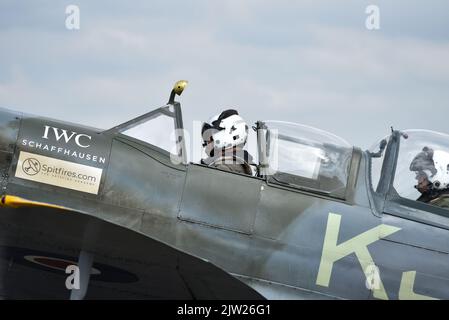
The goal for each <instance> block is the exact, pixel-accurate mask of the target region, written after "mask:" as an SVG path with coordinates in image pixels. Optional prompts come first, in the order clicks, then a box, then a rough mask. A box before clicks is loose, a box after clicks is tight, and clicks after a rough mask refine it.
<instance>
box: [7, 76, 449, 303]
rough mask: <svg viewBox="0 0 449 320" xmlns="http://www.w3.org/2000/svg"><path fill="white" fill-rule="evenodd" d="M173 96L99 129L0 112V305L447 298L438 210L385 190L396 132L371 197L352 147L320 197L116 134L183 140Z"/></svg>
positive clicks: (446, 220) (444, 233) (366, 163)
mask: <svg viewBox="0 0 449 320" xmlns="http://www.w3.org/2000/svg"><path fill="white" fill-rule="evenodd" d="M181 84H182V86H181ZM185 85H186V82H182V83H180V84H179V85H178V86H175V89H174V90H173V91H172V94H171V95H170V99H169V102H168V104H167V105H164V106H162V107H160V108H158V109H155V110H154V111H151V112H149V113H148V114H145V115H142V116H140V117H138V118H136V119H132V120H130V121H127V122H125V123H124V124H122V125H119V126H117V127H115V128H112V129H110V130H106V131H102V130H98V129H95V128H88V127H85V126H81V125H75V124H71V123H67V122H64V121H57V120H52V119H47V118H41V117H38V116H31V115H24V114H20V113H16V112H13V111H10V110H6V109H1V110H0V170H1V174H2V175H1V176H2V180H1V181H2V182H1V186H2V208H0V210H1V214H0V264H1V267H0V297H1V298H10V299H22V298H24V299H29V298H38V299H47V298H48V299H50V298H57V299H69V298H72V299H81V298H85V299H96V298H110V299H116V298H117V299H128V298H129V299H136V298H139V299H156V298H165V299H193V298H195V299H220V298H224V299H263V298H266V299H449V268H448V266H449V214H448V213H447V212H446V211H445V209H441V208H436V207H433V206H431V205H423V204H414V203H412V202H407V203H405V202H403V201H402V202H401V201H399V200H397V199H396V198H395V197H393V196H392V195H391V190H392V185H393V177H394V172H395V169H396V165H395V164H396V161H397V153H398V148H399V143H400V139H401V137H400V132H398V131H394V132H393V133H392V135H391V137H390V138H389V140H388V143H387V147H386V150H385V154H384V157H383V165H382V172H381V178H380V181H379V187H378V188H377V190H374V189H373V187H372V181H371V171H372V167H371V164H372V161H373V160H372V159H373V158H372V154H371V153H369V152H364V151H362V150H360V149H359V148H355V147H354V148H348V149H345V150H347V151H345V152H346V153H345V155H347V156H345V159H347V162H345V163H347V167H345V168H341V170H340V172H342V173H344V174H345V175H346V176H345V177H346V178H347V181H343V183H342V182H341V179H340V180H338V181H337V182H338V184H336V185H338V192H336V193H335V194H333V193H332V192H327V193H326V192H323V190H320V189H317V188H316V187H315V188H308V187H307V186H305V187H301V185H299V186H298V185H295V184H293V183H290V184H289V183H286V182H283V183H281V182H279V181H276V179H271V178H268V177H267V176H249V175H244V174H239V173H232V172H227V171H222V170H219V169H215V168H212V167H207V166H205V165H201V164H195V163H187V162H186V161H185V153H186V150H185V143H184V141H183V136H182V133H180V135H179V137H177V142H178V149H177V150H178V152H179V154H178V156H179V159H182V161H179V162H177V163H173V162H172V161H171V158H170V153H169V152H168V151H165V150H163V149H161V148H158V147H156V146H153V145H151V144H148V143H146V142H144V141H140V140H138V139H135V138H132V137H129V136H126V135H124V134H122V132H123V130H125V129H128V128H130V127H133V126H135V125H137V124H140V123H142V122H144V121H151V119H153V118H155V117H157V116H158V115H159V114H163V115H165V116H167V117H170V119H173V129H182V128H183V123H182V115H181V107H180V104H179V103H178V102H176V101H175V100H174V99H175V96H176V95H179V94H180V93H181V92H182V90H183V89H184V87H185ZM178 87H179V88H178ZM264 141H265V142H266V140H264V139H262V138H260V139H258V143H259V148H260V150H266V145H260V144H261V143H263V142H264ZM345 161H346V160H345ZM345 165H346V164H345ZM261 172H262V171H261ZM287 178H289V177H287ZM328 180H329V181H332V183H337V182H336V180H335V179H333V177H332V176H330V177H328ZM291 181H293V182H294V183H301V182H300V181H299V180H298V179H296V180H294V179H293V180H291ZM298 181H299V182H298ZM323 181H324V182H323ZM325 181H327V180H326V179H324V180H322V181H321V182H320V183H325ZM316 186H318V187H319V186H320V185H319V184H317V185H316ZM323 188H324V189H325V187H323ZM70 265H77V266H78V267H79V268H80V275H81V276H80V279H82V280H81V283H80V286H81V287H82V288H83V290H82V291H81V292H82V293H83V294H80V295H72V294H71V291H70V290H69V289H67V288H66V286H65V283H66V280H67V276H68V274H66V273H65V270H66V268H67V267H69V266H70ZM92 270H95V272H94V273H91V271H92ZM88 274H90V277H89V276H87V275H88ZM83 279H84V280H83Z"/></svg>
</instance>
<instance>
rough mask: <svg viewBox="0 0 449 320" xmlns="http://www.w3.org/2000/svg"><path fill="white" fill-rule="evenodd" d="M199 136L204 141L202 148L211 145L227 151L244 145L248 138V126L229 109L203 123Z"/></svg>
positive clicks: (234, 111)
mask: <svg viewBox="0 0 449 320" xmlns="http://www.w3.org/2000/svg"><path fill="white" fill-rule="evenodd" d="M201 135H202V136H203V141H204V144H203V146H206V145H207V144H208V143H213V147H214V148H215V149H228V148H231V147H235V146H240V145H241V146H243V145H245V143H246V140H247V138H248V126H247V124H246V123H245V121H244V120H243V119H242V117H240V116H239V114H238V112H237V111H236V110H234V109H229V110H225V111H223V112H222V113H220V114H219V115H216V116H214V117H212V118H211V119H209V121H208V122H206V123H204V124H203V127H202V129H201ZM211 139H212V141H211Z"/></svg>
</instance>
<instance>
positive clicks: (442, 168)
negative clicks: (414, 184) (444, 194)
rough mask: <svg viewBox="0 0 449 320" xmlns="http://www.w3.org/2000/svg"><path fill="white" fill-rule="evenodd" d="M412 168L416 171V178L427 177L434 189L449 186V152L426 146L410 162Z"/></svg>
mask: <svg viewBox="0 0 449 320" xmlns="http://www.w3.org/2000/svg"><path fill="white" fill-rule="evenodd" d="M410 170H411V171H415V172H416V179H417V180H419V178H420V177H426V178H427V180H428V181H429V183H430V188H431V189H433V190H443V189H447V188H449V153H448V152H446V151H442V150H435V151H434V150H433V149H431V148H429V147H424V148H423V149H422V151H421V152H420V153H418V154H417V155H416V157H415V158H414V159H413V161H412V163H411V164H410Z"/></svg>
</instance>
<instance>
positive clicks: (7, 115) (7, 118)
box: [0, 108, 21, 189]
mask: <svg viewBox="0 0 449 320" xmlns="http://www.w3.org/2000/svg"><path fill="white" fill-rule="evenodd" d="M20 118H21V115H20V114H19V113H17V112H14V111H10V110H7V109H2V108H0V186H1V187H2V189H4V187H5V185H4V183H6V181H7V179H8V173H9V168H10V166H11V161H12V158H13V155H14V149H15V146H16V142H17V137H18V135H19V127H20Z"/></svg>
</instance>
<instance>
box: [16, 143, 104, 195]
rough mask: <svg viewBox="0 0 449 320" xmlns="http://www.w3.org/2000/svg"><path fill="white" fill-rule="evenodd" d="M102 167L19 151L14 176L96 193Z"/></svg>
mask: <svg viewBox="0 0 449 320" xmlns="http://www.w3.org/2000/svg"><path fill="white" fill-rule="evenodd" d="M102 171H103V169H99V168H94V167H89V166H86V165H82V164H78V163H73V162H69V161H64V160H59V159H55V158H49V157H45V156H41V155H38V154H33V153H28V152H24V151H21V152H20V156H19V161H18V163H17V169H16V177H18V178H22V179H26V180H31V181H36V182H41V183H45V184H50V185H53V186H58V187H63V188H68V189H72V190H77V191H82V192H87V193H92V194H98V189H99V187H100V181H101V174H102Z"/></svg>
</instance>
